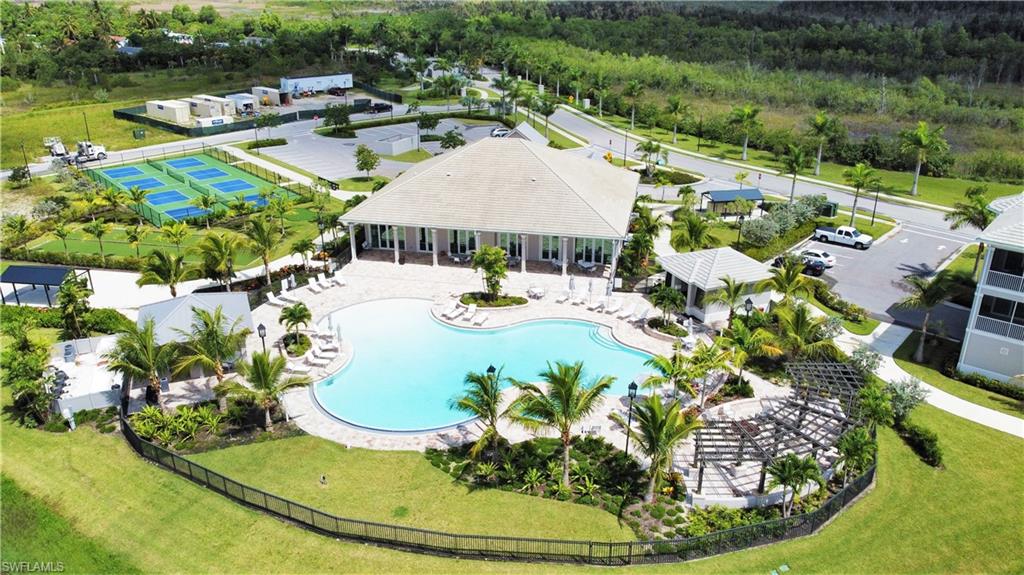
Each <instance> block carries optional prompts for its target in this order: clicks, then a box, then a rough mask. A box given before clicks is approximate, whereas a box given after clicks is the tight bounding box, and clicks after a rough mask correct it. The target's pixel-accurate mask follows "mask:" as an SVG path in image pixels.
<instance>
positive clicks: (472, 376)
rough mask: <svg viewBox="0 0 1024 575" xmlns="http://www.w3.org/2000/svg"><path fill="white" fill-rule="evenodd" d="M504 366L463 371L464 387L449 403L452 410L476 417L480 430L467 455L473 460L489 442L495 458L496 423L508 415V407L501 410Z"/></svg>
mask: <svg viewBox="0 0 1024 575" xmlns="http://www.w3.org/2000/svg"><path fill="white" fill-rule="evenodd" d="M504 369H505V368H504V367H502V368H501V369H498V370H496V371H493V372H492V371H488V372H487V373H480V372H476V371H471V372H469V373H467V374H466V379H465V384H466V385H465V387H464V388H463V391H462V393H461V394H460V395H458V396H456V397H454V398H452V400H451V402H450V404H449V405H450V406H451V408H452V409H454V410H456V411H461V412H463V413H468V414H470V415H473V416H474V417H476V418H477V419H478V423H479V425H480V427H481V428H482V429H483V431H482V432H481V433H480V437H478V438H477V440H476V443H474V444H473V447H472V448H470V450H469V456H470V457H471V458H473V459H476V458H477V457H479V456H480V454H481V453H483V450H484V449H485V448H486V447H487V445H488V444H489V445H490V446H491V456H492V457H493V458H494V460H495V461H497V459H498V448H499V445H500V443H501V434H500V433H498V423H499V422H500V421H501V420H502V419H504V418H505V417H506V416H507V415H508V409H505V410H502V409H501V389H502V387H503V384H504V383H508V382H509V381H510V380H509V379H508V378H507V377H505V376H503V375H502V371H504Z"/></svg>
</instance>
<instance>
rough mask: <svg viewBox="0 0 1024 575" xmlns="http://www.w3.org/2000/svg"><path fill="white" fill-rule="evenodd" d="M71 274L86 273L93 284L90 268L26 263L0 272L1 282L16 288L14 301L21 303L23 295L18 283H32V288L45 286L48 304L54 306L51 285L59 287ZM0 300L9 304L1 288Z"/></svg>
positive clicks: (77, 275) (78, 275)
mask: <svg viewBox="0 0 1024 575" xmlns="http://www.w3.org/2000/svg"><path fill="white" fill-rule="evenodd" d="M69 274H74V276H75V277H80V276H81V275H82V274H86V276H88V278H89V285H90V286H91V285H92V275H91V274H90V273H89V270H77V269H74V268H69V267H64V266H26V265H12V266H8V267H7V269H6V270H4V271H3V273H2V274H0V284H5V283H9V284H11V287H12V288H13V290H14V301H15V303H17V304H18V305H21V297H20V296H19V295H18V285H30V286H32V289H35V288H36V287H38V286H43V291H44V292H45V293H46V305H48V306H52V305H53V302H52V301H51V300H50V287H51V286H58V287H59V286H60V285H61V284H62V283H64V280H65V279H66V278H67V276H68V275H69ZM0 302H2V303H3V304H4V305H6V304H7V296H5V295H4V293H3V291H2V290H0Z"/></svg>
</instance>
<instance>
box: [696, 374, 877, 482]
mask: <svg viewBox="0 0 1024 575" xmlns="http://www.w3.org/2000/svg"><path fill="white" fill-rule="evenodd" d="M786 372H787V373H788V374H789V376H790V377H791V378H792V380H793V392H792V393H791V394H790V395H789V396H787V397H784V398H782V399H780V400H778V401H774V402H773V403H772V404H771V405H770V407H769V408H768V409H766V410H765V411H764V412H762V413H759V414H757V415H755V416H754V417H751V418H748V419H739V420H734V419H706V420H705V421H704V426H703V427H702V428H700V429H698V430H697V434H696V440H695V443H696V445H695V447H696V448H695V450H694V455H693V465H694V466H696V467H697V468H698V471H697V490H696V491H697V493H700V492H701V489H702V488H703V486H704V468H705V466H707V465H710V464H718V465H723V464H727V463H733V464H737V465H738V464H741V463H755V464H760V477H759V479H758V486H757V490H758V492H759V493H764V486H765V479H766V476H767V469H768V466H769V465H771V463H772V461H774V459H775V458H776V457H778V456H780V455H784V454H787V453H794V454H796V455H798V456H803V455H806V454H808V453H809V454H811V455H812V456H813V457H814V458H815V459H817V458H818V457H819V456H820V455H821V454H823V453H826V452H829V451H831V450H832V449H833V446H834V445H835V443H836V442H837V441H838V440H839V437H841V436H842V435H843V434H844V433H846V431H847V430H849V429H850V428H852V427H855V426H856V425H858V424H859V423H860V418H859V416H858V413H857V411H858V408H857V392H858V391H859V390H860V388H861V387H863V386H864V380H863V378H862V377H861V376H860V374H859V373H857V371H856V370H855V369H853V368H852V367H850V366H849V365H847V364H844V363H835V362H820V363H791V364H788V365H787V366H786Z"/></svg>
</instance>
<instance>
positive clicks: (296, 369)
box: [285, 361, 310, 373]
mask: <svg viewBox="0 0 1024 575" xmlns="http://www.w3.org/2000/svg"><path fill="white" fill-rule="evenodd" d="M285 369H287V370H288V371H290V372H292V373H309V370H310V367H309V366H308V365H302V364H299V363H292V362H290V361H289V362H288V364H287V365H286V366H285Z"/></svg>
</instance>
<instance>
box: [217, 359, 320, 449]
mask: <svg viewBox="0 0 1024 575" xmlns="http://www.w3.org/2000/svg"><path fill="white" fill-rule="evenodd" d="M287 364H288V362H287V360H285V358H284V357H282V356H280V355H278V356H276V357H274V358H273V359H271V357H270V354H269V353H264V352H262V351H258V352H256V353H254V354H252V361H243V362H240V363H239V364H238V367H237V369H238V374H239V375H241V376H242V377H244V378H245V380H246V381H247V382H249V385H248V386H245V385H242V384H241V383H238V382H237V381H228V382H226V383H225V384H224V385H223V386H222V389H223V391H224V392H226V393H228V394H231V395H240V396H243V397H247V398H250V399H252V400H253V401H254V402H255V403H256V405H258V406H260V407H262V408H263V428H264V429H266V430H267V431H274V422H273V420H271V418H270V413H271V410H272V409H274V406H276V405H277V404H278V403H279V402H280V399H281V394H282V393H284V392H285V391H288V390H289V389H291V388H293V387H299V386H303V385H309V383H310V379H309V378H308V377H306V376H288V377H285V367H286V366H287ZM225 388H226V389H225Z"/></svg>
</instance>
